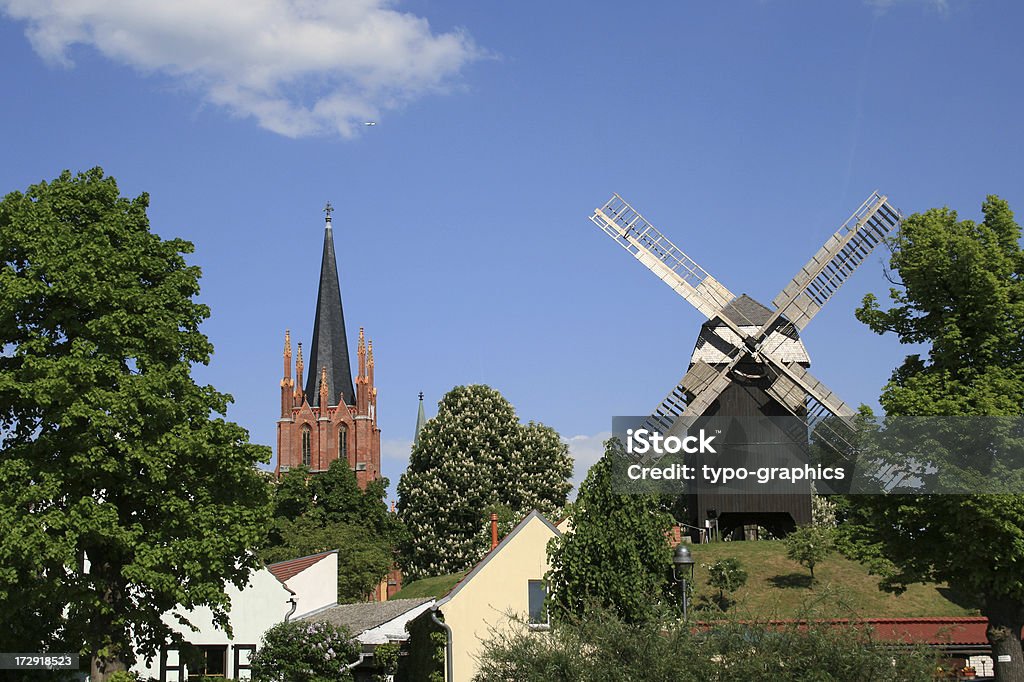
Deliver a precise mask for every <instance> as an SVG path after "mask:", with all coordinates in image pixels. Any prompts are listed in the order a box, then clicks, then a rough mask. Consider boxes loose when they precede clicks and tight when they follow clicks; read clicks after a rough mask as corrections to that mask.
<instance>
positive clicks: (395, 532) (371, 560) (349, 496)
mask: <svg viewBox="0 0 1024 682" xmlns="http://www.w3.org/2000/svg"><path fill="white" fill-rule="evenodd" d="M387 485H388V481H387V479H378V480H376V481H371V482H370V483H369V484H367V486H366V490H361V489H360V488H359V484H358V483H357V482H356V477H355V474H354V473H353V472H352V470H351V469H349V468H348V464H347V463H346V462H345V461H343V460H336V461H334V462H332V463H331V466H330V467H329V468H328V470H327V471H326V472H323V473H320V474H315V475H311V474H310V473H309V471H308V470H307V469H306V468H304V467H298V468H295V469H292V470H290V471H289V472H287V473H286V474H284V475H283V476H282V477H281V480H280V481H279V482H277V483H276V484H275V485H274V490H273V501H274V504H273V506H274V520H273V522H272V524H271V526H270V532H269V533H268V539H267V543H266V544H265V546H264V548H263V549H262V550H261V556H262V557H263V559H264V560H265V561H267V562H268V563H272V562H275V561H285V560H287V559H294V558H295V557H300V556H307V555H309V554H316V553H318V552H324V551H328V550H334V549H336V550H338V601H340V602H342V603H345V602H355V601H362V600H364V599H366V597H367V595H368V594H369V593H370V592H371V591H372V590H373V588H374V587H376V586H377V585H378V584H379V583H380V581H381V579H382V578H384V576H385V575H386V574H387V572H388V570H389V569H390V568H391V567H392V565H393V564H394V561H395V547H396V545H397V543H398V542H399V540H400V539H401V537H402V535H403V529H402V526H401V523H400V522H399V521H398V520H397V519H396V518H395V515H394V514H391V513H390V512H388V510H387V507H386V505H385V504H384V499H383V498H384V491H385V489H386V488H387Z"/></svg>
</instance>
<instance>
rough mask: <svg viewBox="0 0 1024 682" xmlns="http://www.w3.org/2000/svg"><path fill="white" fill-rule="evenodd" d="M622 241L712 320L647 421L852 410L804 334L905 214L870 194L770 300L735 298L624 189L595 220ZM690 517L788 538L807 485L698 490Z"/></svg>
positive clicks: (681, 426)
mask: <svg viewBox="0 0 1024 682" xmlns="http://www.w3.org/2000/svg"><path fill="white" fill-rule="evenodd" d="M590 219H591V220H592V221H593V222H594V224H596V225H597V226H598V227H600V228H601V230H602V231H604V232H605V233H606V234H607V235H608V236H609V237H611V238H612V239H613V240H615V242H616V243H617V244H619V245H620V246H622V247H623V248H624V249H626V251H628V252H629V253H630V254H632V255H633V256H634V257H635V258H636V259H637V260H639V261H640V262H641V263H642V264H643V265H644V266H646V267H647V268H648V269H649V270H651V272H653V273H654V274H655V275H657V276H658V278H659V279H661V280H662V281H664V282H665V283H666V284H668V285H669V286H670V287H671V288H672V289H673V290H674V291H675V292H676V293H678V294H679V295H680V296H682V297H683V298H685V299H686V300H687V301H689V302H690V303H691V304H692V305H693V306H694V307H695V308H697V310H699V311H700V312H701V313H702V314H704V316H705V317H707V318H708V321H707V322H705V323H704V324H703V325H702V327H701V330H700V333H699V335H698V337H697V343H696V346H695V348H694V351H693V353H692V354H691V356H690V362H689V365H688V368H687V371H686V374H685V375H684V376H683V378H682V379H681V380H680V381H679V382H678V383H677V385H676V386H675V387H674V388H673V389H672V390H671V391H670V392H669V394H668V395H667V396H666V397H665V399H664V400H662V402H661V404H659V405H658V407H657V408H656V409H655V410H654V412H653V414H652V415H651V417H650V419H649V420H648V424H649V425H650V426H651V427H653V428H656V429H658V430H659V431H661V432H662V433H665V434H678V433H681V432H682V431H685V429H686V427H687V425H688V424H691V423H692V422H693V420H694V419H696V418H698V417H704V416H711V415H716V416H730V417H745V416H768V417H774V416H780V417H781V416H786V417H789V416H792V417H797V418H799V420H800V422H799V423H801V424H802V425H803V427H804V428H803V437H804V439H806V434H807V430H808V429H809V428H811V427H813V426H814V425H816V424H821V423H822V422H823V420H825V419H826V418H828V417H852V416H854V414H855V412H854V410H853V409H852V408H850V407H849V406H848V405H847V404H846V403H844V402H843V401H842V400H841V399H840V398H839V397H838V396H837V395H836V394H835V393H833V392H832V391H831V390H830V389H829V388H828V387H827V386H825V385H824V384H823V383H822V382H821V381H819V380H818V379H816V378H815V377H814V376H813V375H812V374H811V373H810V371H808V368H809V367H810V357H809V356H808V354H807V350H806V348H804V345H803V342H802V341H801V340H800V336H799V332H800V331H801V330H803V328H804V327H805V326H806V325H807V323H809V322H810V321H811V320H812V319H813V318H814V316H815V315H816V314H817V313H818V311H820V310H821V308H822V306H824V305H825V303H827V302H828V300H829V299H830V298H831V297H832V296H833V295H834V294H835V292H836V291H837V290H838V289H839V287H840V286H842V284H843V283H844V282H845V281H846V280H847V279H848V278H849V277H850V275H852V274H853V272H854V271H855V270H856V269H857V267H858V266H859V265H860V264H861V263H862V262H863V261H864V260H865V259H866V258H867V257H868V255H869V254H870V253H871V252H872V250H874V248H875V247H876V246H877V245H878V244H879V243H881V241H882V240H883V238H884V237H885V236H886V235H887V234H888V233H889V232H890V231H891V230H893V229H894V228H895V227H896V226H898V225H899V223H900V221H901V220H902V216H901V215H900V213H899V211H898V210H896V209H895V208H893V207H892V206H891V205H890V204H889V202H888V200H887V198H886V197H885V196H882V195H880V194H878V193H877V192H875V193H873V194H872V195H871V196H870V197H868V199H867V200H866V201H865V202H864V203H863V204H862V205H861V207H860V208H859V209H857V211H855V212H854V214H853V215H852V216H850V218H849V219H848V220H847V221H846V222H845V223H843V225H842V226H841V227H840V228H839V230H838V231H836V233H835V234H833V235H832V237H830V238H829V239H828V241H826V242H825V244H824V246H822V247H821V248H820V249H819V250H818V252H817V253H816V254H815V255H814V257H812V258H811V260H810V261H808V262H807V264H806V265H804V266H803V267H802V268H801V269H800V271H799V272H798V273H797V274H796V276H795V277H794V278H793V279H792V280H791V281H790V282H789V284H787V285H786V287H785V288H783V290H782V291H781V292H780V293H779V295H778V296H776V297H775V299H774V300H773V301H772V307H768V306H765V305H762V304H761V303H758V302H757V301H755V300H754V299H752V298H750V297H749V296H747V295H745V294H744V295H742V296H738V297H737V296H736V295H735V294H733V293H732V292H731V291H729V289H727V288H726V287H725V286H724V285H722V284H721V283H720V282H719V281H718V280H716V279H715V278H714V277H712V276H711V275H710V274H709V273H708V272H707V271H706V270H704V269H703V268H702V267H700V266H699V265H697V263H696V262H694V261H693V259H691V258H690V257H689V256H687V255H686V254H685V253H684V252H683V251H682V250H681V249H679V248H678V247H677V246H676V245H675V244H673V243H672V242H671V241H670V240H669V239H668V238H667V237H666V236H665V235H664V234H662V233H661V232H660V231H658V230H657V229H656V228H655V227H654V226H653V225H651V224H650V223H649V222H647V221H646V220H644V218H643V217H642V216H641V215H640V214H639V213H638V212H637V211H636V210H635V209H634V208H633V207H632V206H630V205H629V204H628V203H626V202H625V201H624V200H623V199H622V198H621V197H620V196H619V195H618V194H615V195H613V196H612V198H611V199H610V200H609V201H608V202H607V203H605V204H604V206H602V207H601V208H598V209H596V210H595V211H594V214H593V215H592V216H591V218H590ZM687 508H688V510H689V516H690V523H691V525H693V526H699V527H703V525H704V521H705V520H706V519H708V518H709V517H716V520H717V522H718V526H719V528H720V530H721V531H722V532H723V533H724V532H728V531H729V530H730V529H734V528H738V527H741V526H744V525H754V524H756V525H758V526H763V527H765V528H767V529H769V530H770V531H771V532H772V533H773V534H775V535H783V534H785V533H787V532H789V530H792V528H793V527H794V526H795V525H796V524H802V523H808V522H810V520H811V497H810V489H809V487H808V488H806V489H804V490H801V491H798V492H795V493H790V494H771V495H769V494H765V495H754V494H749V495H720V494H713V493H699V494H695V495H692V496H691V498H690V499H689V500H688V504H687Z"/></svg>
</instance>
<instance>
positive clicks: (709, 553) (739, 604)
mask: <svg viewBox="0 0 1024 682" xmlns="http://www.w3.org/2000/svg"><path fill="white" fill-rule="evenodd" d="M689 547H690V551H691V553H692V554H693V558H694V560H695V561H696V562H697V565H696V567H695V576H694V577H695V582H696V590H697V591H696V595H695V600H696V602H697V603H700V602H702V601H703V600H706V599H707V598H714V597H717V594H718V592H717V590H714V589H713V588H711V587H710V586H709V585H708V584H707V579H708V574H707V570H706V569H705V568H704V567H703V566H702V564H710V563H713V562H714V561H716V560H718V559H724V558H727V557H734V558H736V559H739V560H740V562H742V564H743V568H744V570H746V571H747V574H748V576H749V577H748V579H747V584H746V586H744V587H743V588H741V589H739V590H737V591H736V593H735V595H734V598H735V602H736V603H735V605H733V606H732V607H730V609H729V610H730V611H733V612H735V613H738V614H747V613H749V614H750V615H751V616H754V617H759V618H764V617H768V618H794V617H797V616H800V615H801V614H802V612H803V611H804V610H805V609H807V608H812V609H813V615H814V617H822V618H825V617H834V618H847V617H850V618H908V617H916V616H964V615H977V611H975V610H971V609H966V608H964V607H962V606H959V605H958V604H956V603H954V602H952V601H950V600H949V599H947V598H946V596H944V593H945V594H948V592H947V591H946V590H945V589H944V587H945V586H942V585H911V586H910V588H909V589H907V591H906V592H904V593H903V594H902V595H899V596H896V595H893V594H890V593H888V592H882V591H881V590H879V589H878V578H877V577H876V576H873V575H869V574H868V571H867V569H866V568H865V567H864V566H862V565H861V564H859V563H857V562H855V561H851V560H849V559H847V558H845V557H843V556H841V555H840V554H838V553H836V554H832V555H831V556H830V557H829V558H827V559H826V560H825V561H824V562H822V563H821V564H819V565H817V566H815V567H814V577H815V582H814V583H813V584H811V583H810V574H809V572H808V571H807V569H806V568H804V567H803V566H801V565H800V564H798V563H796V562H795V561H791V560H790V559H787V558H786V549H785V546H784V545H783V543H782V542H779V541H773V540H761V541H746V542H715V543H711V544H707V545H690V546H689Z"/></svg>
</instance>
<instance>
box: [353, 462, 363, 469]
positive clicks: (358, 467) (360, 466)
mask: <svg viewBox="0 0 1024 682" xmlns="http://www.w3.org/2000/svg"><path fill="white" fill-rule="evenodd" d="M353 471H366V462H356V468H355V469H353Z"/></svg>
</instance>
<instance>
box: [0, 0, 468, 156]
mask: <svg viewBox="0 0 1024 682" xmlns="http://www.w3.org/2000/svg"><path fill="white" fill-rule="evenodd" d="M390 4H391V2H390V0H345V1H344V2H337V1H335V2H331V1H329V0H218V1H217V2H209V1H208V0H173V1H172V2H146V1H145V0H0V9H3V11H4V12H5V13H6V14H7V15H8V16H10V17H12V18H14V19H17V20H21V21H25V22H27V24H28V26H27V28H26V35H27V36H28V39H29V40H30V41H31V44H32V47H33V48H34V49H35V51H36V52H37V53H38V54H39V55H40V56H41V57H43V59H45V60H46V61H48V62H49V63H52V64H63V65H66V66H71V65H72V60H71V57H70V55H69V51H70V50H69V48H71V47H72V46H73V45H86V46H90V47H93V48H95V49H96V50H98V51H99V52H100V53H102V54H103V55H104V56H106V57H107V58H109V59H110V60H112V61H114V62H117V63H120V64H126V65H129V66H132V67H134V68H136V69H138V70H140V71H142V72H144V73H150V74H163V75H167V76H170V77H172V78H174V79H176V80H178V81H179V82H181V83H184V84H185V85H187V86H189V87H191V88H194V89H196V90H197V91H199V92H200V93H201V94H202V96H203V97H204V99H205V100H206V101H208V102H211V103H214V104H216V105H219V106H223V107H225V108H227V109H228V110H230V111H231V112H233V113H235V114H237V115H240V116H243V117H248V116H252V117H254V118H255V119H256V120H257V121H258V122H259V124H260V125H261V126H262V127H264V128H266V129H268V130H271V131H274V132H276V133H280V134H282V135H286V136H289V137H300V136H305V135H317V134H340V135H342V136H345V137H350V136H352V135H353V134H354V133H355V131H356V130H357V129H358V128H357V126H359V125H360V124H361V123H362V121H366V120H371V119H376V118H378V116H379V114H380V113H381V112H382V111H385V110H388V109H394V108H396V107H398V106H401V105H402V104H404V103H405V102H408V101H409V100H411V99H414V98H416V97H418V96H421V95H423V94H426V93H431V92H443V91H445V90H446V89H447V87H448V86H449V85H450V83H451V82H452V79H453V78H454V77H455V76H456V75H457V74H458V73H459V71H460V70H461V69H462V68H463V67H464V66H465V65H466V64H468V63H469V62H471V61H473V60H475V59H478V58H480V57H481V56H482V54H483V53H482V51H481V50H479V49H478V48H477V47H476V46H475V45H474V44H473V41H472V40H471V39H470V38H469V36H467V35H466V34H465V33H464V32H462V31H452V32H448V33H434V32H433V31H432V30H431V28H430V25H429V24H428V22H427V20H426V19H423V18H421V17H417V16H414V15H412V14H409V13H406V12H399V11H397V10H394V9H390V7H389V5H390Z"/></svg>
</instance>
